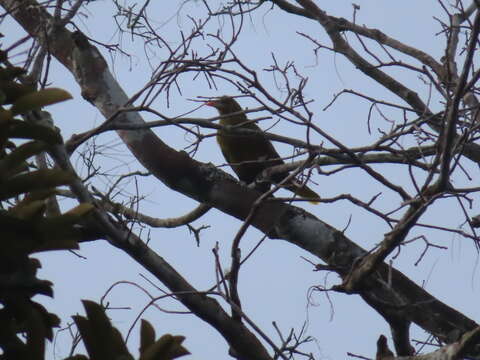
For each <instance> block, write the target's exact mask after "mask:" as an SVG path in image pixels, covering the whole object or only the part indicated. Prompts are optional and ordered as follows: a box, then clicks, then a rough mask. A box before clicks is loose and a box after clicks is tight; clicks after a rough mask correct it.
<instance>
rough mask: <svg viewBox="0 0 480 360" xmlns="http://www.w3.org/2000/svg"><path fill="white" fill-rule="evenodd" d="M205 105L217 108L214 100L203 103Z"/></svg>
mask: <svg viewBox="0 0 480 360" xmlns="http://www.w3.org/2000/svg"><path fill="white" fill-rule="evenodd" d="M205 105H207V106H212V107H216V106H217V102H216V101H214V100H210V101H207V102H206V103H205Z"/></svg>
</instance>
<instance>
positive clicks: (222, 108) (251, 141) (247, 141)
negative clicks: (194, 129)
mask: <svg viewBox="0 0 480 360" xmlns="http://www.w3.org/2000/svg"><path fill="white" fill-rule="evenodd" d="M205 105H207V106H211V107H214V108H215V109H217V111H218V112H219V114H220V115H221V116H222V117H221V118H220V125H223V126H238V127H239V128H241V129H249V130H254V131H255V133H254V134H248V135H244V134H232V133H229V132H228V131H226V130H225V129H220V130H219V131H218V132H217V142H218V145H219V146H220V149H221V151H222V153H223V156H224V158H225V160H226V161H227V163H228V164H229V165H230V167H231V168H232V170H233V171H234V172H235V174H237V176H238V178H239V179H240V180H241V181H243V182H245V183H247V184H251V183H254V184H255V188H256V189H257V190H259V191H261V192H266V191H268V190H269V189H270V185H271V184H270V183H268V182H266V181H263V182H258V180H259V177H260V175H261V174H262V172H263V171H264V170H265V169H268V168H269V167H272V166H276V165H283V164H285V162H284V161H283V160H282V158H281V157H280V155H278V153H277V151H276V150H275V148H274V147H273V145H272V143H271V142H270V140H268V139H267V138H266V137H265V136H264V134H263V133H262V129H260V127H259V126H258V125H257V124H255V123H254V122H251V121H249V120H248V118H247V116H246V115H245V113H243V112H242V111H243V109H242V108H241V106H240V105H239V104H238V102H237V101H236V100H235V99H234V98H233V97H231V96H226V95H225V96H221V97H218V98H215V99H211V100H209V101H207V102H205ZM287 175H288V172H285V173H280V174H275V175H273V176H272V180H273V181H274V182H276V183H280V182H281V181H282V180H283V179H285V177H286V176H287ZM282 187H284V188H286V189H288V190H290V191H291V192H293V193H295V194H296V195H298V196H300V197H302V198H307V199H311V198H318V197H319V196H318V194H317V193H316V192H315V191H313V190H311V189H310V188H309V187H307V186H306V185H304V184H301V183H299V182H298V181H296V180H294V179H292V180H290V181H289V182H287V183H285V184H282ZM311 202H312V203H315V204H316V203H317V202H316V201H311Z"/></svg>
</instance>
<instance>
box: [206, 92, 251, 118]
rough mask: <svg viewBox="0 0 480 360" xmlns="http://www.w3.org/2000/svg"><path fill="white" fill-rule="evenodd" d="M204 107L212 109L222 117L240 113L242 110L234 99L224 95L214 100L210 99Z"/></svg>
mask: <svg viewBox="0 0 480 360" xmlns="http://www.w3.org/2000/svg"><path fill="white" fill-rule="evenodd" d="M205 105H207V106H212V107H214V108H215V109H217V110H218V112H219V113H220V114H222V115H225V114H231V113H234V112H237V111H242V108H241V107H240V105H238V103H237V102H236V101H235V99H234V98H232V97H230V96H226V95H225V96H221V97H219V98H216V99H211V100H209V101H207V102H206V103H205Z"/></svg>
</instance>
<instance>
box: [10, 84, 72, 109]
mask: <svg viewBox="0 0 480 360" xmlns="http://www.w3.org/2000/svg"><path fill="white" fill-rule="evenodd" d="M71 98H72V95H70V93H69V92H68V91H65V90H63V89H58V88H50V89H42V90H39V91H36V92H33V93H30V94H27V95H24V96H22V97H20V98H19V99H17V100H16V101H15V102H14V103H13V105H12V108H11V109H10V110H11V111H12V114H13V115H16V114H24V113H26V112H27V111H31V110H35V109H38V108H41V107H43V106H47V105H52V104H56V103H59V102H62V101H65V100H69V99H71Z"/></svg>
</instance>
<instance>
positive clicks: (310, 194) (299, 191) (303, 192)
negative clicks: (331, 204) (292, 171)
mask: <svg viewBox="0 0 480 360" xmlns="http://www.w3.org/2000/svg"><path fill="white" fill-rule="evenodd" d="M286 188H287V189H288V190H290V191H291V192H293V193H295V194H296V195H298V196H300V197H302V198H304V199H312V198H319V197H320V196H318V194H317V193H316V192H315V191H313V190H312V189H310V188H309V187H308V186H307V185H301V184H298V183H295V184H291V185H288V186H286ZM309 203H311V204H315V205H317V204H318V201H315V200H311V201H309Z"/></svg>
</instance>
